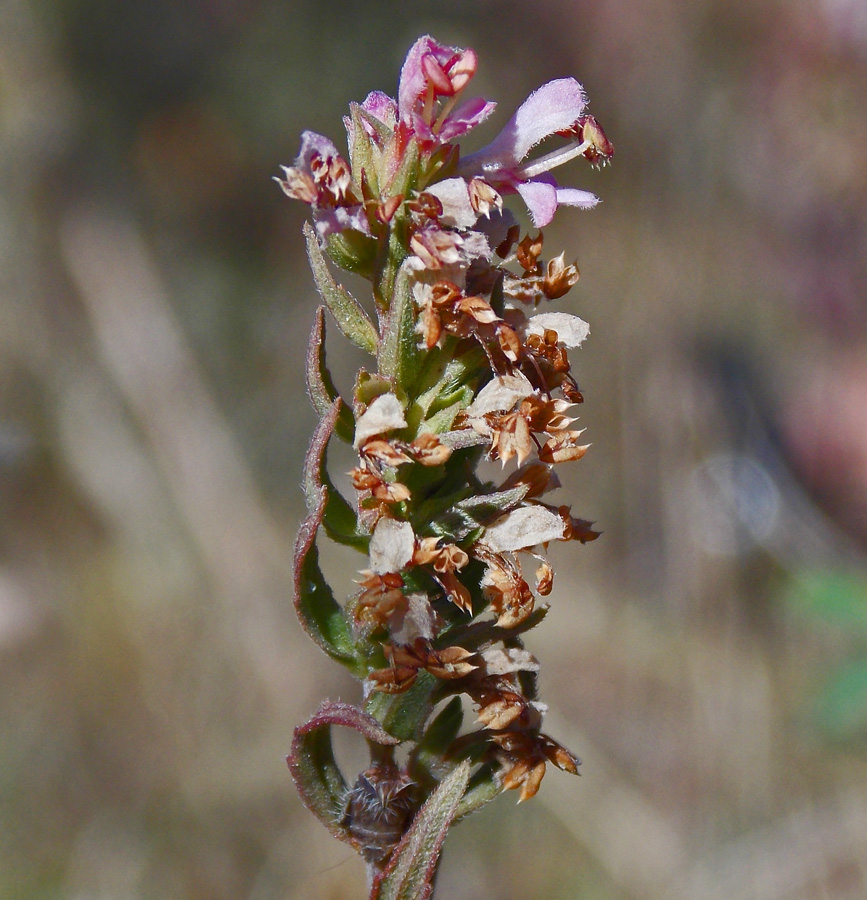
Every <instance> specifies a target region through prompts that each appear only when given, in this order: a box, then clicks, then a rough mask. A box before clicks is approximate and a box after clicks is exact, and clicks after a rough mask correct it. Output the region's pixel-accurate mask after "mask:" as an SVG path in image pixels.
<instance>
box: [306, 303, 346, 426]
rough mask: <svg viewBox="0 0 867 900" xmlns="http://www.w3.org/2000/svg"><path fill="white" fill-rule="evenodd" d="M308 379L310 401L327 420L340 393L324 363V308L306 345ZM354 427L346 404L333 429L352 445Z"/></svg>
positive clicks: (318, 311) (341, 409)
mask: <svg viewBox="0 0 867 900" xmlns="http://www.w3.org/2000/svg"><path fill="white" fill-rule="evenodd" d="M306 378H307V394H308V396H309V397H310V402H311V403H312V405H313V408H314V409H315V410H316V412H317V413H319V416H320V418H321V417H324V416H325V415H326V414H327V413H328V410H329V409H330V407H331V404H332V403H333V402H334V401H335V400H336V399H337V398H338V396H339V394H338V393H337V388H335V387H334V382H333V381H332V380H331V373H330V372H329V371H328V366H327V365H326V363H325V310H324V307H322V306H319V307H317V309H316V317H315V319H314V322H313V329H312V330H311V332H310V342H309V343H308V345H307V367H306ZM354 427H355V425H354V422H353V421H352V414H351V412H350V411H349V407H348V406H346V404H343V405H342V406H341V407H340V415H339V417H338V419H337V423H336V425H335V428H334V430H335V432H336V433H337V436H338V437H339V438H340V439H341V440H343V441H346V442H347V443H352V432H353V429H354Z"/></svg>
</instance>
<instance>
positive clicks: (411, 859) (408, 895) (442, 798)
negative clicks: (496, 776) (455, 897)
mask: <svg viewBox="0 0 867 900" xmlns="http://www.w3.org/2000/svg"><path fill="white" fill-rule="evenodd" d="M469 777H470V764H469V763H468V762H466V761H464V762H462V763H461V764H460V765H459V766H457V767H456V768H455V770H454V771H453V772H451V773H450V774H449V775H448V776H446V778H444V779H443V781H442V782H441V783H440V785H439V787H437V789H436V790H435V791H434V792H433V793H432V794H431V795H430V797H428V799H427V801H426V802H425V804H424V805H423V806H422V808H421V809H420V810H419V811H418V813H417V814H416V817H415V819H413V823H412V825H411V826H410V827H409V830H408V831H407V832H406V834H405V835H404V836H403V838H401V841H400V843H399V844H398V845H397V847H396V848H395V850H394V853H393V854H392V856H391V858H390V859H389V861H388V865H387V866H386V868H385V870H384V872H383V873H382V875H381V876H380V877H379V878H377V879H376V880H375V882H374V885H373V890H372V891H371V893H370V900H428V898H429V897H430V896H431V894H432V893H433V884H434V877H435V875H436V870H437V865H438V864H439V857H440V852H441V850H442V846H443V842H444V841H445V838H446V833H447V832H448V830H449V826H450V825H451V824H452V820H453V819H454V817H455V812H456V811H457V808H458V804H459V803H460V801H461V797H462V796H463V794H464V791H465V790H466V788H467V783H468V782H469Z"/></svg>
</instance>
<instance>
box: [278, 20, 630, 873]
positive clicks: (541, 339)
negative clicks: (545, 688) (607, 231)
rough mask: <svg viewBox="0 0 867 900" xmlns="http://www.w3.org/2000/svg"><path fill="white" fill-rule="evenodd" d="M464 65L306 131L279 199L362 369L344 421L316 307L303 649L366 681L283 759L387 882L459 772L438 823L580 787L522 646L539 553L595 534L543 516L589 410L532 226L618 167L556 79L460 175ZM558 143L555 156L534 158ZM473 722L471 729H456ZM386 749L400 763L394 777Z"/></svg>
mask: <svg viewBox="0 0 867 900" xmlns="http://www.w3.org/2000/svg"><path fill="white" fill-rule="evenodd" d="M476 67H477V59H476V55H475V53H474V52H473V51H472V50H461V49H456V48H451V47H446V46H443V45H441V44H438V43H437V42H436V41H434V40H433V39H432V38H430V37H423V38H420V39H419V40H418V41H417V42H416V43H415V45H414V46H413V47H412V49H411V50H410V52H409V54H408V56H407V59H406V61H405V63H404V66H403V69H402V71H401V76H400V84H399V88H398V92H397V99H392V98H391V97H388V96H387V95H385V94H383V93H380V92H374V93H372V94H370V95H369V96H368V97H367V98H366V99H365V101H364V102H363V103H361V104H352V106H351V109H350V115H349V116H348V117H347V118H346V119H345V120H344V122H345V125H346V129H347V133H348V147H349V152H348V157H344V156H343V155H341V153H340V152H339V151H338V149H337V148H336V147H335V145H334V144H333V143H332V142H331V141H330V140H329V139H328V138H325V137H323V136H322V135H318V134H315V133H313V132H305V133H304V134H303V136H302V142H301V151H300V153H299V155H298V157H297V159H296V160H295V162H294V165H292V166H290V167H285V168H284V170H283V172H284V175H283V177H282V178H278V179H277V181H278V182H279V184H280V186H281V187H282V188H283V190H284V191H285V193H286V194H287V195H289V196H290V197H292V198H294V199H297V200H301V201H303V202H304V203H307V204H308V205H309V206H310V207H311V210H312V215H313V220H314V224H315V231H314V230H313V229H308V231H307V246H308V253H309V255H310V261H311V266H312V269H313V273H314V277H315V280H316V283H317V287H318V288H319V291H320V293H321V295H322V298H323V301H324V305H325V307H326V308H327V309H328V310H329V311H330V312H331V313H332V315H333V317H334V319H335V321H336V323H337V325H338V327H339V329H340V330H341V331H342V332H343V334H344V335H345V336H346V337H347V338H348V339H349V340H351V341H352V342H353V343H355V344H356V345H357V346H359V347H361V348H362V349H364V350H367V351H368V352H370V353H371V355H372V356H373V357H374V361H373V364H372V365H371V367H370V370H368V369H362V370H361V371H360V372H359V373H358V376H357V378H356V382H355V385H354V388H353V391H352V395H351V399H350V400H349V402H346V401H345V400H344V399H343V398H342V397H341V396H340V394H339V393H338V391H337V390H336V389H335V387H334V384H333V380H332V378H331V375H330V373H329V371H328V367H327V364H326V362H325V353H324V345H323V342H324V319H323V313H322V310H320V311H319V313H318V314H317V319H316V325H315V328H314V333H313V336H312V338H311V344H310V350H309V354H308V371H307V382H308V389H309V393H310V396H311V399H312V401H313V403H314V406H315V407H316V408H317V410H318V411H319V413H320V415H321V422H320V425H319V427H318V428H317V430H316V433H315V434H314V437H313V441H312V443H311V447H310V450H309V452H308V456H307V461H306V465H305V491H306V495H307V502H308V508H309V515H308V517H307V519H306V520H305V522H304V524H303V525H302V528H301V531H300V533H299V537H298V541H297V543H296V558H295V588H296V598H295V600H296V609H297V610H298V613H299V617H300V619H301V621H302V624H303V625H304V627H305V628H306V630H307V631H308V632H309V633H310V635H311V636H312V637H313V638H314V640H316V641H317V642H318V643H319V645H320V646H321V647H322V648H323V649H324V650H325V651H326V652H327V653H328V654H329V655H331V656H332V657H333V658H335V659H336V660H338V661H340V662H341V663H343V664H344V665H346V666H347V668H349V669H350V671H352V672H353V673H354V674H355V675H356V676H357V677H358V678H359V679H360V680H361V681H362V682H363V709H359V708H354V707H353V708H349V707H347V706H345V705H343V704H326V705H325V706H323V708H322V710H320V712H319V713H318V714H317V716H316V717H314V719H312V720H311V721H310V722H308V723H307V724H306V725H305V726H302V727H301V728H300V729H298V730H297V731H296V741H295V744H294V745H293V753H292V755H291V756H290V759H289V762H290V767H291V768H292V771H293V774H294V776H295V779H296V783H297V784H298V787H299V791H300V792H301V795H302V798H303V799H304V800H305V802H306V803H307V805H308V806H310V808H311V809H313V811H314V812H316V813H317V814H318V815H319V816H320V818H322V819H323V821H326V819H327V821H326V824H327V825H328V827H329V828H331V830H332V831H333V832H334V833H335V834H336V835H337V836H338V837H341V838H342V839H343V840H346V841H348V842H349V843H351V844H353V845H354V846H356V848H357V849H359V851H360V852H362V853H363V854H364V855H365V858H367V859H368V861H369V862H371V864H372V865H374V867H375V868H376V871H377V872H378V873H379V875H378V877H379V878H380V879H382V878H384V877H385V875H386V874H387V872H388V871H390V870H389V866H391V867H392V868H394V867H395V866H396V865H397V864H396V863H395V862H394V860H393V859H391V858H392V856H393V855H394V854H392V846H393V845H394V844H398V845H399V847H400V846H402V844H401V841H403V842H404V843H406V840H405V837H406V836H405V832H406V831H407V830H408V829H411V828H422V827H427V826H425V825H424V823H425V822H426V821H427V820H428V819H430V818H431V817H432V816H433V813H432V812H430V810H432V809H434V808H435V804H434V800H435V795H436V796H445V792H444V789H443V785H444V784H445V782H446V781H447V780H448V779H449V778H452V777H456V776H455V775H454V773H455V772H456V771H457V768H458V767H459V764H460V763H461V762H462V761H468V765H467V766H464V768H466V769H472V775H471V777H470V775H469V774H468V775H467V776H466V778H467V779H469V780H468V781H466V782H465V783H464V784H462V786H461V790H460V791H458V792H457V794H455V796H456V797H458V798H459V799H458V800H455V801H454V802H455V804H457V805H456V806H455V808H454V810H453V811H452V812H451V814H450V815H451V817H454V816H458V817H459V816H460V815H464V814H466V813H467V812H469V811H471V810H472V809H474V808H477V807H478V806H481V805H482V804H483V803H484V802H486V801H487V800H488V799H491V798H492V797H493V796H494V795H495V794H496V793H498V792H499V791H501V790H504V789H518V790H519V792H520V799H521V800H525V799H527V798H529V797H532V796H533V795H534V794H535V793H536V791H537V790H538V788H539V783H540V781H541V779H542V776H543V774H544V772H545V767H546V764H547V763H549V762H550V763H553V764H554V765H555V766H557V767H558V768H561V769H564V770H565V771H568V772H572V773H577V771H578V765H579V761H578V759H577V758H576V757H575V756H573V755H572V754H571V753H570V752H569V751H568V750H566V749H565V748H564V747H562V746H561V745H560V744H558V743H557V742H556V741H554V740H553V739H552V738H550V737H549V736H547V735H546V734H544V733H543V732H542V731H541V730H540V728H541V723H542V716H543V713H544V711H545V707H544V705H543V704H542V703H541V702H540V701H539V699H538V697H537V693H536V679H537V673H538V671H539V664H538V662H537V661H536V659H535V657H534V656H533V655H532V654H531V653H529V652H528V651H527V650H526V649H525V648H524V647H523V644H522V640H521V636H522V635H523V634H524V633H525V632H526V631H527V630H529V629H530V628H532V627H533V626H535V625H536V624H538V623H539V622H540V621H541V620H542V618H543V617H544V613H545V609H546V607H545V605H544V604H543V603H542V601H541V598H544V597H547V596H548V595H549V594H550V593H551V591H552V588H553V583H554V571H553V568H552V566H551V564H550V562H549V561H548V559H547V555H546V548H547V546H548V544H549V543H550V542H551V541H570V540H577V541H579V542H581V543H585V542H587V541H590V540H593V539H595V538H596V537H597V533H596V532H595V531H593V529H592V528H591V525H590V523H589V522H586V521H584V520H582V519H578V518H575V517H573V516H572V513H571V510H570V508H569V507H568V506H564V505H558V504H555V503H551V502H550V501H549V500H548V499H547V498H548V495H549V494H550V492H552V491H553V490H555V489H556V488H557V487H559V480H558V478H557V474H556V471H555V467H556V466H558V465H560V464H563V463H567V462H573V461H576V460H579V459H581V458H582V457H583V456H584V454H585V452H586V451H587V447H588V445H587V444H585V443H583V442H582V440H581V435H582V429H580V428H576V427H575V423H576V418H575V415H574V410H575V407H576V405H577V404H580V403H582V402H583V399H584V398H583V395H582V392H581V390H580V388H579V386H578V382H577V380H576V378H575V376H574V373H573V371H572V367H571V364H570V359H569V354H570V352H572V351H574V350H575V349H577V348H578V347H580V345H581V344H582V342H583V341H584V339H585V338H586V337H587V335H588V331H589V329H588V326H587V324H586V323H585V322H584V321H582V320H581V319H579V318H578V317H577V316H574V315H570V314H567V313H564V312H556V311H549V310H548V309H547V303H548V302H549V301H552V300H557V299H559V298H561V297H563V296H564V295H565V294H566V293H567V292H568V291H569V290H570V289H571V288H572V287H573V286H574V285H575V284H576V282H577V280H578V269H577V267H576V266H575V265H574V264H571V263H567V262H566V261H565V258H564V255H563V254H560V255H558V256H554V257H549V258H547V260H546V259H545V258H544V257H543V251H544V237H543V234H542V232H541V230H539V229H540V228H541V226H543V225H546V224H547V223H548V222H550V221H551V219H552V218H553V215H554V213H555V211H556V210H557V208H558V206H561V205H570V206H577V207H579V208H590V207H592V206H593V205H595V204H596V203H597V202H598V201H597V199H596V197H594V196H593V195H592V194H590V193H588V192H586V191H582V190H578V189H574V188H564V187H560V186H559V185H558V184H557V182H556V181H555V180H554V178H553V177H552V176H551V175H550V169H551V168H553V167H554V166H556V165H559V164H561V163H562V162H565V161H567V160H569V159H572V158H575V157H577V156H583V157H584V158H586V159H587V160H588V161H590V162H591V163H593V164H596V165H598V164H601V163H604V162H607V161H608V160H609V159H610V157H611V155H612V153H613V148H612V146H611V144H610V142H609V141H608V139H607V138H606V136H605V134H604V132H603V130H602V128H601V126H599V124H598V123H597V122H596V120H595V119H594V118H593V117H592V116H590V115H588V114H587V112H586V106H587V100H586V97H585V95H584V91H583V88H582V87H581V85H580V84H578V82H577V81H575V80H574V79H571V78H563V79H559V80H557V81H552V82H549V83H548V84H546V85H544V86H543V87H541V88H539V90H537V91H536V92H535V93H533V94H532V95H531V96H530V97H529V98H528V99H527V100H526V101H525V103H524V104H522V106H521V107H520V108H519V109H518V110H517V112H516V113H515V115H514V116H512V118H511V119H510V120H509V122H508V123H507V124H506V126H505V127H504V128H503V130H502V131H501V133H500V134H499V136H498V137H497V138H495V139H494V141H493V142H492V143H491V144H490V145H489V146H488V147H486V148H484V149H483V150H481V151H479V152H477V153H474V154H471V155H469V156H466V157H462V156H461V153H460V148H459V146H458V144H457V140H458V139H459V138H461V137H462V136H463V135H464V134H465V133H466V132H467V131H469V130H470V129H471V128H473V127H475V126H476V125H478V124H480V123H481V122H483V121H484V120H485V119H486V118H487V117H488V116H489V115H490V113H491V112H492V111H493V109H494V104H493V103H492V102H490V101H487V100H481V99H469V100H467V99H465V98H464V93H465V91H466V88H467V86H468V85H469V83H470V81H471V79H472V77H473V75H474V73H475V71H476ZM557 137H559V138H560V140H561V141H562V140H563V139H565V141H566V142H567V143H566V144H565V146H561V147H560V148H559V149H557V150H554V151H552V152H549V153H548V154H547V155H545V156H540V157H536V158H534V159H529V160H528V156H529V154H530V152H531V150H533V148H535V147H536V146H537V145H538V144H539V143H540V142H542V141H543V140H547V139H549V138H557ZM508 194H517V195H519V196H520V197H521V199H522V200H523V201H524V203H525V204H526V206H527V208H528V210H529V213H530V217H531V219H532V221H533V223H534V225H535V226H536V231H535V233H533V234H525V235H523V236H522V234H521V229H520V226H519V224H518V221H517V219H516V218H515V217H514V215H513V214H512V213H511V212H510V211H509V210H508V209H507V208H506V206H505V204H504V199H503V198H504V195H508ZM329 260H330V262H331V263H333V264H336V265H338V266H339V267H342V268H344V269H347V270H350V271H353V272H356V273H360V274H361V275H363V276H364V277H366V278H367V279H368V280H369V281H370V282H371V286H372V297H373V303H372V304H371V311H368V309H367V308H366V307H365V305H364V304H362V303H359V302H358V301H357V300H356V299H355V298H354V297H352V296H351V295H350V294H349V292H348V291H346V289H345V288H343V287H342V286H341V285H339V284H338V283H337V282H336V281H335V280H334V279H333V277H332V275H331V272H330V268H329ZM374 316H375V318H374ZM335 435H336V436H337V438H339V439H341V440H344V441H346V442H347V443H351V444H352V446H353V448H354V450H355V452H356V453H357V457H358V459H357V464H356V465H355V466H354V468H353V469H352V470H351V471H350V472H349V479H350V483H351V487H352V491H353V493H354V496H353V497H349V498H346V497H343V496H341V494H340V493H339V492H338V491H336V489H335V488H334V486H333V484H332V482H331V480H330V477H329V475H328V469H327V465H326V451H327V446H328V443H329V441H330V440H331V438H332V437H333V436H335ZM485 460H490V461H497V462H498V463H499V464H500V470H501V471H502V472H503V475H502V476H501V479H502V480H501V481H500V482H499V483H497V482H492V481H488V480H484V479H482V477H481V476H480V474H479V471H478V467H479V465H480V463H482V462H483V461H485ZM321 530H324V531H325V532H326V533H327V535H328V536H329V537H330V538H332V539H333V540H336V541H339V542H341V543H344V544H347V545H350V546H354V547H356V548H358V549H360V550H361V551H362V552H364V553H366V555H367V563H366V565H364V566H363V567H360V571H359V574H358V576H357V584H358V589H357V591H356V592H355V593H354V595H353V596H351V597H350V598H348V599H347V600H346V601H342V602H340V601H338V600H337V599H335V598H334V596H333V594H332V592H331V590H330V588H329V587H328V585H327V582H326V581H325V578H324V576H323V575H322V572H321V570H320V569H319V563H318V555H317V551H316V539H317V535H318V533H319V532H320V531H321ZM337 706H339V707H340V709H339V710H338V711H337V712H335V711H334V708H336V707H337ZM469 708H472V709H473V710H474V712H475V716H476V725H477V726H478V727H476V728H474V729H473V728H470V729H469V730H467V729H464V728H463V727H462V723H463V716H464V710H465V709H469ZM333 725H345V726H347V727H351V728H354V729H355V730H356V731H358V732H359V733H361V734H363V735H364V737H365V738H366V739H367V740H368V743H369V745H370V747H371V755H372V761H371V767H370V768H369V769H368V770H366V771H365V772H364V773H363V774H362V775H361V776H360V777H359V778H360V780H359V781H357V782H356V784H355V787H354V788H350V787H349V786H348V785H346V784H345V782H343V779H342V774H340V773H339V770H337V769H336V765H335V766H333V767H332V762H333V760H331V758H330V757H329V756H328V754H324V755H323V746H324V744H321V743H315V741H322V740H324V738H323V735H324V734H326V733H327V732H328V730H329V729H330V728H331V727H332V726H333ZM398 743H405V744H406V745H407V746H408V747H409V750H408V755H407V757H406V762H405V763H403V764H402V766H401V767H399V766H398V765H397V763H396V761H395V760H394V757H393V754H392V747H393V746H394V745H396V744H398ZM314 757H316V759H317V760H318V762H316V760H314ZM464 768H462V769H461V771H462V772H463V771H464ZM332 769H333V771H332ZM335 772H336V774H335ZM335 784H338V785H339V784H343V785H344V787H343V788H340V789H338V788H335V787H334V785H335ZM383 785H385V786H386V787H383ZM395 785H397V786H398V787H397V788H395V787H394V786H395ZM386 788H387V789H386ZM341 792H342V795H341ZM392 796H394V797H397V798H399V802H398V801H395V803H396V806H395V807H394V808H390V807H389V802H390V801H389V798H391V797H392ZM323 798H325V799H323ZM410 798H411V799H410ZM460 798H462V799H460ZM439 802H442V803H444V802H445V801H444V800H441V801H439ZM422 803H424V804H425V805H424V806H423V807H422V811H421V812H419V813H418V815H417V816H416V823H415V824H412V825H410V822H411V821H412V811H414V810H416V809H418V808H419V807H420V806H421V805H422ZM431 804H434V806H432V805H431ZM410 806H411V807H412V810H410ZM425 810H427V812H425ZM360 811H363V814H362V812H360ZM372 811H373V812H372ZM362 819H363V821H362ZM371 819H375V820H376V821H373V822H372V821H371ZM377 822H379V823H380V827H377ZM382 823H385V824H382ZM419 823H421V824H419ZM383 834H384V835H386V836H387V841H386V846H381V844H382V835H383ZM359 835H361V837H359ZM371 835H375V836H376V837H377V839H376V840H375V841H374V840H373V839H372V838H371ZM371 847H373V849H371ZM407 852H409V851H407ZM437 852H438V850H437ZM390 860H391V861H390Z"/></svg>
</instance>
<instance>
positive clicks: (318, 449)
mask: <svg viewBox="0 0 867 900" xmlns="http://www.w3.org/2000/svg"><path fill="white" fill-rule="evenodd" d="M343 408H344V403H343V401H342V400H341V399H340V397H337V398H336V399H335V400H334V402H333V403H332V404H331V406H329V407H328V409H327V410H326V412H325V415H324V416H323V417H322V419H321V420H320V422H319V424H318V425H317V426H316V431H314V432H313V438H312V440H311V441H310V446H309V447H308V449H307V455H306V456H305V458H304V481H303V484H304V498H305V500H306V501H307V508H308V510H312V509H314V508H315V507H316V506H317V504H318V503H319V499H320V496H321V494H322V491H323V490H324V491H325V498H326V499H325V510H324V512H323V515H322V524H323V525H324V526H325V531H326V533H327V534H328V536H329V537H330V538H331V539H332V540H333V541H336V542H337V543H339V544H345V545H347V546H349V547H355V548H356V549H358V550H362V551H366V550H367V546H368V544H369V543H370V535H369V534H367V532H364V531H360V530H359V528H358V519H357V516H356V514H355V510H353V509H352V507H351V506H350V505H349V503H348V502H347V501H346V500H345V499H344V497H343V495H342V494H341V493H340V492H339V491H338V490H337V489H336V488H335V487H334V485H333V484H332V483H331V479H330V478H329V476H328V470H327V468H326V465H325V455H326V452H327V450H328V440H329V438H330V437H331V434H332V433H333V431H334V430H335V426H336V424H337V422H338V421H339V419H340V412H341V410H342V409H343Z"/></svg>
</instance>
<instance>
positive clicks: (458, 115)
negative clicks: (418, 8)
mask: <svg viewBox="0 0 867 900" xmlns="http://www.w3.org/2000/svg"><path fill="white" fill-rule="evenodd" d="M477 65H478V61H477V59H476V54H475V51H474V50H471V49H467V50H461V49H459V48H457V47H446V46H444V45H443V44H438V43H437V42H436V41H435V40H434V39H433V38H432V37H430V36H428V35H426V36H425V37H421V38H419V39H418V40H417V41H416V42H415V43H414V44H413V45H412V47H411V48H410V51H409V53H407V55H406V60H405V61H404V64H403V68H402V69H401V71H400V85H399V87H398V92H397V106H398V112H399V116H400V121H401V122H403V123H404V124H406V125H408V126H409V127H410V129H411V130H412V131H413V133H414V134H415V135H416V137H417V138H418V139H419V141H420V142H422V143H425V142H430V143H435V144H446V143H448V142H449V141H452V140H454V139H455V138H456V137H460V136H461V135H463V134H466V133H467V132H468V131H469V130H470V129H471V128H473V127H475V126H476V125H478V124H479V123H480V122H483V121H484V120H485V119H487V117H488V116H489V115H490V114H491V113H492V112H493V111H494V107H495V106H496V104H495V103H492V102H490V101H488V100H483V99H481V98H477V99H475V100H469V101H467V102H466V103H464V104H463V105H462V106H460V107H458V108H457V109H455V106H456V105H457V101H458V99H459V98H460V96H461V94H462V92H463V90H464V88H465V87H466V86H467V84H469V82H470V79H472V77H473V75H475V73H476V66H477ZM440 100H442V101H443V103H442V106H438V101H440Z"/></svg>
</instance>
